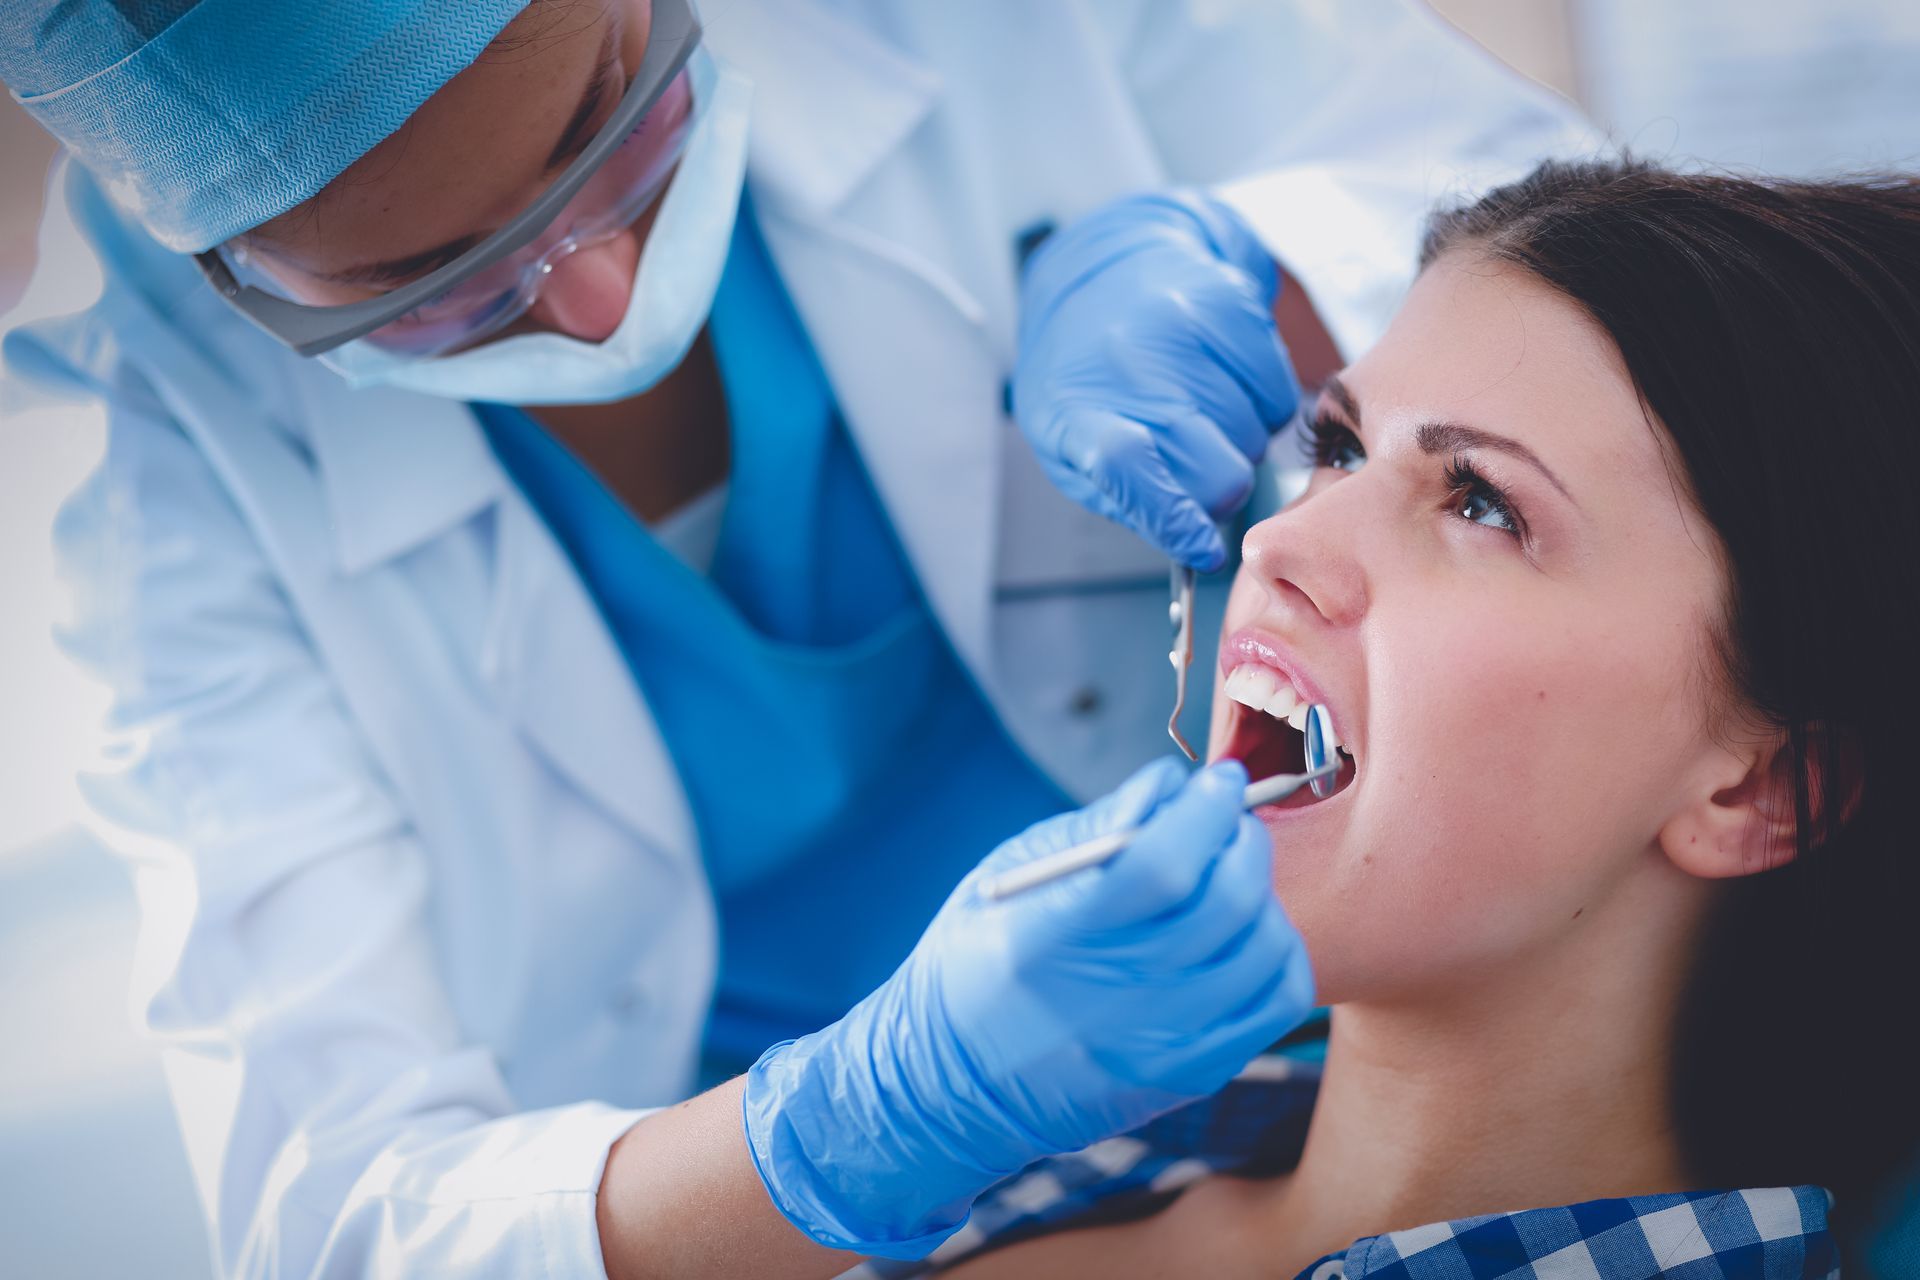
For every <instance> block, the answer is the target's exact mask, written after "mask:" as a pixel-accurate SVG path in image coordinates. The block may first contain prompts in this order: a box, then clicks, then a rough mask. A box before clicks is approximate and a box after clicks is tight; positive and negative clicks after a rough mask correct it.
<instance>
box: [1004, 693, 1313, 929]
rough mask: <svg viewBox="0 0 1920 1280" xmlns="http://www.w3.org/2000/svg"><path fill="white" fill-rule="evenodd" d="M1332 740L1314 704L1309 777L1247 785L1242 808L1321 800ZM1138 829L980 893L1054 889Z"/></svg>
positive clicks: (1015, 873) (1059, 856)
mask: <svg viewBox="0 0 1920 1280" xmlns="http://www.w3.org/2000/svg"><path fill="white" fill-rule="evenodd" d="M1331 741H1333V717H1332V715H1331V713H1329V712H1328V711H1327V708H1326V706H1325V704H1323V703H1319V702H1316V703H1314V704H1313V706H1312V707H1310V708H1308V710H1307V747H1306V760H1305V763H1306V766H1307V771H1306V772H1305V773H1280V774H1275V775H1274V776H1273V777H1271V778H1262V779H1260V781H1258V782H1250V783H1248V784H1247V790H1246V794H1245V796H1244V797H1242V799H1241V804H1242V806H1243V807H1244V808H1247V809H1257V808H1259V807H1260V806H1261V805H1263V804H1273V803H1275V802H1276V801H1279V800H1284V799H1286V798H1287V797H1288V796H1290V795H1292V794H1293V793H1294V792H1296V791H1298V790H1299V789H1300V788H1301V787H1304V786H1307V785H1308V784H1309V783H1311V784H1313V793H1314V795H1315V796H1318V797H1320V798H1322V799H1324V798H1325V797H1326V795H1327V794H1330V792H1329V793H1323V792H1322V791H1321V789H1320V784H1321V783H1322V781H1323V780H1326V781H1329V782H1330V781H1331V779H1332V778H1333V776H1334V775H1335V774H1337V773H1339V771H1340V758H1339V756H1338V755H1337V754H1335V753H1334V752H1332V751H1329V750H1328V749H1327V744H1328V743H1329V742H1331ZM1140 830H1141V829H1140V828H1139V827H1123V828H1121V829H1120V830H1118V831H1109V832H1107V833H1106V834H1105V835H1103V836H1095V837H1094V838H1093V839H1091V840H1086V841H1083V842H1081V843H1080V844H1076V845H1073V846H1071V847H1070V848H1066V849H1062V850H1060V852H1058V853H1050V854H1048V855H1047V856H1046V857H1044V858H1035V859H1034V860H1033V861H1032V862H1028V863H1024V864H1022V865H1020V866H1017V867H1014V868H1013V869H1012V870H1009V871H1003V872H1001V873H1000V874H999V875H997V876H994V877H992V878H991V879H989V880H988V881H986V882H985V883H984V884H982V885H981V886H980V892H981V893H982V894H983V895H985V896H986V898H987V900H988V901H990V902H1000V901H1002V900H1004V899H1007V898H1011V897H1015V896H1016V895H1018V894H1022V893H1025V892H1026V891H1027V890H1029V889H1037V888H1039V887H1040V886H1041V885H1043V884H1051V883H1053V882H1054V881H1055V880H1058V879H1060V877H1062V876H1070V875H1072V874H1073V873H1074V872H1076V871H1084V870H1085V869H1086V868H1088V867H1097V866H1099V865H1100V864H1101V863H1103V862H1106V861H1107V860H1108V859H1109V858H1111V857H1113V855H1114V854H1116V853H1119V852H1120V851H1121V850H1122V849H1124V848H1126V847H1127V846H1128V845H1130V844H1132V843H1133V839H1134V837H1135V836H1137V835H1139V834H1140Z"/></svg>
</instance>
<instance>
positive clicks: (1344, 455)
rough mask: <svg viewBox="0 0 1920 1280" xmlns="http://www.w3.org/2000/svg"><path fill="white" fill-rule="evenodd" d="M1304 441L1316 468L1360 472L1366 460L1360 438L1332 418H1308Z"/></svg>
mask: <svg viewBox="0 0 1920 1280" xmlns="http://www.w3.org/2000/svg"><path fill="white" fill-rule="evenodd" d="M1301 435H1302V437H1303V439H1302V443H1303V444H1304V445H1305V452H1306V453H1307V456H1308V457H1309V458H1311V459H1312V460H1313V465H1314V466H1316V467H1332V468H1333V469H1334V470H1335V471H1358V470H1359V469H1360V468H1361V466H1362V465H1363V464H1364V463H1365V462H1366V460H1367V451H1366V450H1365V449H1364V448H1362V447H1361V444H1360V437H1358V436H1356V435H1354V434H1353V432H1352V430H1350V429H1349V428H1347V427H1343V426H1341V425H1340V424H1339V423H1338V422H1336V421H1334V420H1333V419H1332V418H1308V419H1307V420H1306V421H1305V422H1303V423H1302V424H1301Z"/></svg>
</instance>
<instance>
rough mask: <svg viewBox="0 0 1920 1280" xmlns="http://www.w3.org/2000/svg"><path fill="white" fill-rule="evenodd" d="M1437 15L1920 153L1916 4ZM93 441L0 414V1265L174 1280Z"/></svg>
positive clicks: (1595, 65)
mask: <svg viewBox="0 0 1920 1280" xmlns="http://www.w3.org/2000/svg"><path fill="white" fill-rule="evenodd" d="M1256 2H1259V3H1283V2H1290V0H1256ZM1302 2H1305V0H1302ZM1321 2H1325V0H1321ZM1434 7H1435V8H1436V9H1438V10H1439V12H1440V13H1441V14H1442V16H1444V17H1445V18H1446V19H1447V20H1448V21H1450V22H1452V23H1453V24H1454V25H1455V26H1457V27H1459V28H1460V29H1461V30H1462V31H1464V32H1465V33H1467V34H1468V35H1469V36H1471V37H1472V38H1473V39H1475V40H1478V41H1479V42H1480V43H1482V44H1483V45H1485V46H1486V47H1487V48H1488V49H1489V50H1491V51H1492V52H1493V53H1494V54H1495V55H1497V56H1498V57H1500V58H1502V59H1504V60H1505V61H1506V62H1508V63H1509V64H1511V65H1512V66H1513V67H1514V68H1516V69H1517V70H1518V71H1520V72H1521V73H1522V74H1525V75H1528V76H1531V77H1532V78H1533V79H1535V80H1537V81H1539V82H1540V83H1542V84H1544V85H1546V86H1548V87H1549V88H1551V89H1553V90H1555V91H1557V92H1559V93H1562V94H1565V95H1567V96H1568V97H1571V98H1573V99H1574V100H1576V101H1578V102H1579V103H1580V104H1582V105H1583V106H1584V107H1585V108H1587V110H1588V111H1589V113H1590V114H1592V115H1593V117H1594V118H1595V119H1596V120H1597V121H1598V122H1599V123H1601V124H1602V125H1604V126H1605V127H1606V128H1607V129H1608V131H1609V132H1610V133H1611V134H1612V136H1613V137H1614V138H1616V139H1617V140H1619V141H1622V142H1625V143H1628V144H1629V145H1631V146H1632V147H1633V148H1634V149H1635V150H1636V151H1638V152H1640V153H1642V154H1644V155H1646V156H1648V157H1650V158H1655V159H1662V160H1666V161H1668V162H1670V163H1680V162H1684V161H1690V160H1697V161H1700V162H1703V163H1707V164H1712V165H1716V166H1731V167H1737V168H1742V169H1753V170H1760V171H1764V172H1769V173H1781V174H1819V173H1833V172H1841V171H1846V170H1853V169H1860V168H1866V167H1897V168H1909V169H1910V168H1913V167H1915V165H1916V163H1920V4H1915V3H1913V2H1912V0H1686V3H1675V2H1674V0H1435V2H1434ZM51 159H52V145H51V143H50V142H49V141H48V140H47V139H46V138H45V136H44V135H42V134H41V133H40V132H39V131H38V130H37V129H36V128H35V127H34V126H33V125H32V123H31V122H30V121H28V119H27V118H26V117H25V115H24V114H23V113H21V111H20V110H19V109H18V108H17V107H15V106H14V105H13V104H12V103H11V101H9V100H6V99H5V98H0V315H3V314H4V313H5V312H6V311H7V310H8V309H9V308H10V307H11V306H12V305H13V303H14V302H15V301H16V300H17V299H18V297H19V295H20V292H21V291H22V289H23V288H24V286H25V283H26V279H27V276H28V273H29V272H30V271H31V270H32V266H33V254H34V238H35V227H36V224H37V221H38V218H39V209H40V199H41V188H42V185H43V181H44V176H45V173H46V168H47V165H48V162H49V161H50V160H51ZM100 447H101V441H100V440H99V439H98V438H97V437H96V436H95V435H94V434H93V432H92V430H91V429H90V428H89V429H85V430H83V429H78V428H73V427H71V426H70V425H68V424H63V423H61V422H60V421H59V420H58V419H57V418H54V417H49V416H48V415H45V414H35V415H33V416H31V417H27V416H24V415H21V416H13V417H9V416H6V415H5V414H4V413H3V412H0V1028H4V1033H0V1274H4V1275H6V1276H12V1277H22V1278H26V1277H32V1278H34V1280H41V1278H53V1277H82V1276H85V1277H93V1276H109V1275H140V1276H143V1277H148V1278H150V1280H171V1278H172V1277H192V1276H203V1275H206V1274H208V1262H207V1253H206V1246H205V1244H204V1241H203V1238H202V1228H201V1225H200V1217H199V1211H198V1208H197V1206H196V1204H195V1201H194V1195H193V1190H192V1187H191V1185H190V1183H189V1182H188V1177H187V1168H186V1159H185V1154H184V1151H183V1149H182V1146H181V1142H180V1138H179V1134H178V1132H177V1130H176V1129H175V1127H174V1123H173V1119H172V1115H171V1112H170V1111H169V1110H168V1108H167V1104H166V1099H165V1095H164V1091H163V1088H162V1083H161V1079H160V1074H159V1069H158V1067H157V1065H156V1064H155V1061H154V1058H153V1055H152V1053H151V1052H150V1051H149V1050H148V1049H147V1048H145V1047H144V1046H143V1045H142V1044H141V1042H140V1041H139V1039H138V1038H137V1037H136V1035H135V1033H134V1031H133V1026H132V1021H131V1015H130V1014H129V1011H128V1007H127V997H126V983H127V975H128V970H129V966H130V963H131V948H132V935H133V927H134V912H133V904H132V899H131V895H130V892H129V889H128V885H127V882H126V879H125V876H124V875H123V873H122V872H121V871H120V869H119V868H118V866H117V865H116V864H114V863H112V862H111V861H109V860H108V859H107V857H106V855H105V854H104V853H103V852H102V851H101V850H100V849H99V848H98V847H96V846H95V845H93V844H92V843H91V841H90V840H89V839H88V838H87V837H86V836H85V835H84V834H82V833H81V831H80V830H79V828H78V826H77V825H76V823H77V819H78V815H79V801H78V795H77V793H76V791H75V788H74V784H73V780H72V779H73V774H74V772H75V770H76V768H78V767H80V766H81V764H82V763H83V761H84V753H85V751H86V748H87V743H88V741H89V739H90V735H91V726H92V724H93V723H94V722H95V721H96V720H97V719H98V718H99V716H100V715H101V713H102V710H103V708H104V700H103V699H102V698H101V697H100V695H99V694H98V693H97V692H96V691H94V690H93V689H92V688H91V687H89V686H88V685H86V684H84V683H83V682H82V681H81V680H80V679H79V677H78V676H77V675H75V674H73V673H72V672H70V671H69V670H68V669H67V667H66V666H65V664H64V662H63V660H62V659H61V658H60V657H59V656H58V655H57V654H56V652H55V650H54V647H53V643H52V640H51V631H52V628H53V627H54V625H55V624H56V621H57V617H58V611H59V592H58V590H57V587H56V583H55V578H54V573H53V565H52V561H51V555H50V552H49V550H48V541H49V529H50V527H51V522H52V519H53V513H54V511H55V508H56V507H57V505H58V503H59V501H60V499H61V498H62V497H63V496H64V494H65V493H66V492H67V491H68V490H69V489H70V488H72V487H73V485H74V484H76V483H77V482H78V481H79V480H80V478H81V477H82V476H84V475H85V474H86V472H87V470H88V469H89V468H90V467H91V466H92V464H93V461H94V459H95V458H96V457H97V456H98V453H99V450H100ZM103 1208H105V1209H106V1212H104V1213H103V1212H102V1209H103ZM1916 1247H1920V1246H1916Z"/></svg>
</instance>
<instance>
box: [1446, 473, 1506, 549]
mask: <svg viewBox="0 0 1920 1280" xmlns="http://www.w3.org/2000/svg"><path fill="white" fill-rule="evenodd" d="M1446 483H1447V492H1448V493H1449V494H1450V495H1451V501H1452V503H1453V512H1454V514H1455V515H1457V516H1459V517H1460V518H1461V519H1462V520H1465V521H1468V522H1469V523H1471V524H1478V525H1485V526H1486V527H1487V528H1489V529H1498V530H1500V531H1501V532H1503V533H1510V534H1512V535H1513V536H1514V537H1516V538H1520V539H1523V540H1524V538H1525V536H1526V528H1525V526H1524V525H1523V524H1522V523H1521V520H1520V515H1519V513H1518V512H1517V511H1515V510H1514V509H1513V504H1512V503H1510V502H1508V501H1507V495H1506V494H1504V493H1502V492H1500V490H1499V489H1498V488H1496V487H1495V486H1494V485H1492V484H1491V483H1489V482H1488V481H1487V480H1486V479H1485V478H1484V477H1482V476H1481V475H1480V473H1479V472H1478V471H1475V470H1474V469H1473V466H1472V464H1470V463H1468V462H1467V461H1466V460H1465V459H1463V458H1455V459H1454V460H1453V461H1452V462H1451V463H1449V464H1448V465H1447V475H1446Z"/></svg>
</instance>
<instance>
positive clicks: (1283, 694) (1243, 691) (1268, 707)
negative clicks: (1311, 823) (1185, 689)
mask: <svg viewBox="0 0 1920 1280" xmlns="http://www.w3.org/2000/svg"><path fill="white" fill-rule="evenodd" d="M1223 690H1224V692H1225V693H1226V695H1227V697H1229V698H1231V699H1232V700H1233V706H1232V707H1231V708H1230V711H1229V715H1228V718H1227V726H1226V743H1225V747H1224V749H1223V750H1222V751H1221V753H1220V754H1221V756H1222V757H1223V758H1231V759H1235V760H1238V761H1240V763H1242V764H1244V765H1245V766H1246V767H1247V779H1248V781H1250V782H1258V781H1260V780H1261V779H1262V778H1271V777H1273V776H1274V775H1275V774H1281V773H1304V772H1306V769H1307V735H1306V724H1307V707H1308V705H1309V704H1308V703H1307V702H1306V701H1305V700H1304V699H1302V698H1301V696H1300V694H1299V693H1298V692H1297V691H1296V690H1295V689H1294V687H1293V685H1292V684H1291V683H1289V682H1288V680H1287V678H1286V677H1285V676H1283V675H1281V674H1280V673H1279V672H1277V671H1275V670H1273V669H1272V668H1271V667H1266V666H1262V665H1260V664H1258V663H1242V664H1241V665H1239V666H1236V667H1235V668H1233V670H1232V671H1230V672H1228V673H1227V677H1226V683H1225V685H1224V686H1223ZM1334 732H1335V736H1336V739H1337V738H1338V734H1339V726H1338V725H1335V727H1334ZM1335 748H1336V751H1337V753H1338V757H1339V760H1340V771H1339V772H1338V773H1336V774H1335V775H1334V776H1333V790H1332V791H1331V792H1330V793H1329V794H1328V796H1327V797H1326V798H1328V799H1331V798H1332V797H1333V796H1337V795H1339V794H1340V793H1341V792H1343V791H1345V790H1346V789H1347V788H1348V787H1350V786H1352V785H1353V781H1354V778H1355V776H1356V774H1357V772H1358V770H1357V767H1356V765H1355V763H1354V759H1353V755H1352V753H1351V752H1349V751H1348V750H1347V748H1346V747H1345V746H1344V745H1342V744H1340V743H1338V742H1337V741H1336V743H1335ZM1320 799H1321V797H1318V796H1316V795H1314V793H1313V789H1312V788H1311V787H1302V788H1300V789H1299V790H1298V791H1296V792H1294V793H1293V794H1292V795H1290V796H1288V797H1287V798H1286V799H1284V800H1282V801H1280V802H1279V803H1278V804H1274V805H1262V806H1261V809H1262V810H1265V809H1300V808H1305V807H1306V806H1308V805H1311V804H1317V803H1319V802H1320Z"/></svg>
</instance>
